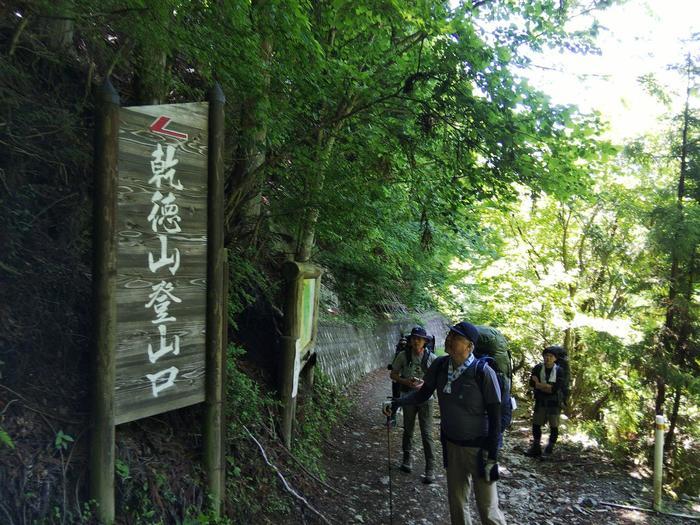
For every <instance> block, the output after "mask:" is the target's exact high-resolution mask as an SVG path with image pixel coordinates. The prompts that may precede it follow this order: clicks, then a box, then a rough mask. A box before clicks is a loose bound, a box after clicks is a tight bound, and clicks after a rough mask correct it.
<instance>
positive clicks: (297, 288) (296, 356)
mask: <svg viewBox="0 0 700 525" xmlns="http://www.w3.org/2000/svg"><path fill="white" fill-rule="evenodd" d="M282 273H283V274H284V277H285V280H286V282H287V295H286V297H287V299H286V304H285V310H284V319H285V322H284V327H285V330H284V335H283V336H282V360H281V367H280V393H281V400H282V422H281V424H280V434H281V436H282V440H283V442H284V444H285V446H286V447H287V448H289V447H290V446H291V443H292V430H293V425H294V417H295V414H296V401H297V392H298V389H299V376H300V373H301V370H302V369H303V368H304V366H305V365H307V364H309V363H310V361H311V357H312V355H313V347H314V343H315V342H316V332H317V328H318V295H319V289H320V286H321V270H320V269H318V268H316V267H315V266H312V265H310V264H307V263H298V262H294V261H289V262H286V263H285V264H284V266H283V268H282ZM309 373H310V372H309Z"/></svg>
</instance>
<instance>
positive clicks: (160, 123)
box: [148, 116, 189, 139]
mask: <svg viewBox="0 0 700 525" xmlns="http://www.w3.org/2000/svg"><path fill="white" fill-rule="evenodd" d="M171 120H172V119H171V118H170V117H166V116H160V117H158V118H157V119H155V120H154V121H153V124H151V125H150V126H148V129H150V130H151V131H152V132H153V133H160V134H161V135H167V136H168V137H174V138H176V139H187V137H188V136H189V135H188V134H187V133H180V132H178V131H173V130H171V129H165V126H167V125H168V123H169V122H170V121H171Z"/></svg>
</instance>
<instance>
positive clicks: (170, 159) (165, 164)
mask: <svg viewBox="0 0 700 525" xmlns="http://www.w3.org/2000/svg"><path fill="white" fill-rule="evenodd" d="M207 115H208V104H207V103H206V102H200V103H194V104H174V105H168V106H141V107H131V108H122V109H121V111H120V127H119V157H118V158H119V168H118V172H119V180H118V188H117V221H116V229H117V283H116V284H117V286H116V303H117V334H116V335H117V342H116V354H115V355H116V379H115V394H114V405H115V423H116V424H120V423H125V422H127V421H133V420H135V419H139V418H142V417H146V416H151V415H154V414H159V413H161V412H166V411H168V410H173V409H176V408H181V407H184V406H188V405H192V404H194V403H199V402H202V401H204V398H205V373H204V371H205V325H206V277H207V149H208V129H207Z"/></svg>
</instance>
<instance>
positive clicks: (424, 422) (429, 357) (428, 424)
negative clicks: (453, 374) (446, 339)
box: [390, 326, 435, 483]
mask: <svg viewBox="0 0 700 525" xmlns="http://www.w3.org/2000/svg"><path fill="white" fill-rule="evenodd" d="M428 339H429V338H428V334H427V333H426V332H425V330H424V329H423V328H422V327H420V326H416V327H414V328H413V330H411V335H409V336H408V348H407V349H406V350H404V351H403V352H400V353H398V354H397V355H396V357H395V358H394V362H393V363H392V364H391V375H390V377H391V380H392V381H394V382H396V383H398V385H399V390H400V392H401V393H402V394H403V393H406V392H413V391H415V390H417V389H419V388H420V387H421V385H422V384H423V376H424V375H425V373H426V372H427V371H428V368H429V367H430V365H431V364H432V363H433V361H434V360H435V354H433V353H432V352H429V351H428V350H426V348H425V344H426V343H427V342H428ZM416 416H418V423H419V424H420V435H421V438H422V440H423V453H424V454H425V475H424V476H423V483H432V482H433V481H434V479H435V453H434V451H433V449H434V446H433V399H432V397H431V396H428V397H427V398H426V399H424V400H423V401H421V403H417V404H414V405H411V406H406V407H404V409H403V441H402V445H403V461H402V462H401V467H400V469H401V470H402V471H403V472H408V473H410V472H411V471H412V470H413V466H412V461H411V448H412V441H413V429H414V427H415V424H416Z"/></svg>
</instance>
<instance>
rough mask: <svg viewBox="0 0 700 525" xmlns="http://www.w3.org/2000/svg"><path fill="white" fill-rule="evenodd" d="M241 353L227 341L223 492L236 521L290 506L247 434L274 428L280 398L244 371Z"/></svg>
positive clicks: (257, 433)
mask: <svg viewBox="0 0 700 525" xmlns="http://www.w3.org/2000/svg"><path fill="white" fill-rule="evenodd" d="M244 354H245V351H244V350H243V349H241V348H238V347H236V346H235V345H229V348H228V356H227V371H226V373H227V376H226V377H227V383H226V413H227V415H226V420H227V427H226V439H227V441H228V444H229V449H230V453H229V455H227V457H226V461H227V470H226V496H227V498H228V502H227V506H228V507H229V508H230V509H231V513H232V515H233V516H234V518H236V517H237V520H238V521H249V520H251V519H252V518H253V517H254V516H261V515H265V514H267V513H269V514H270V515H272V514H275V513H284V512H287V511H289V508H290V503H289V500H288V499H287V497H288V496H287V494H286V493H284V492H283V491H282V490H281V489H280V487H279V484H278V480H277V478H276V476H275V474H274V472H273V471H272V470H271V469H270V468H269V467H268V466H267V465H266V464H265V463H264V461H263V459H262V458H261V456H260V452H259V450H258V449H257V446H256V445H255V444H254V443H253V442H252V440H251V439H250V436H249V434H248V432H250V433H252V434H253V435H257V436H258V437H260V436H262V435H270V434H271V433H272V432H274V430H273V429H274V422H275V415H276V414H277V411H278V409H279V402H278V401H276V400H275V399H274V398H273V393H271V392H264V391H263V390H262V389H261V385H260V384H259V383H258V382H256V381H255V380H253V379H252V378H251V377H250V376H249V375H248V374H246V373H245V372H243V370H242V369H241V366H240V365H241V362H242V361H241V358H242V356H243V355H244ZM246 429H247V430H246ZM261 496H262V497H261Z"/></svg>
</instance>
